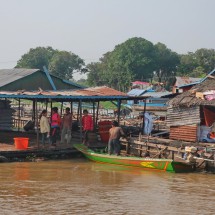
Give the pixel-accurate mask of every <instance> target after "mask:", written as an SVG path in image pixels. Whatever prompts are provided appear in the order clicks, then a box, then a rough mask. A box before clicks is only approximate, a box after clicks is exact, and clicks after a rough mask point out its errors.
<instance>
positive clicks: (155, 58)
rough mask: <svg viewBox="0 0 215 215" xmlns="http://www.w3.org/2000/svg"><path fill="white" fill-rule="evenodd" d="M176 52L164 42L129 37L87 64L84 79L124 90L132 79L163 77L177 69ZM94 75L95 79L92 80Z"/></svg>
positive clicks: (94, 83) (93, 83)
mask: <svg viewBox="0 0 215 215" xmlns="http://www.w3.org/2000/svg"><path fill="white" fill-rule="evenodd" d="M178 64H179V56H178V55H177V54H176V53H175V52H172V51H171V50H170V49H168V48H167V47H166V46H165V45H164V44H161V43H158V44H156V45H153V44H152V43H151V42H150V41H148V40H145V39H143V38H136V37H135V38H131V39H129V40H127V41H126V42H124V43H122V44H119V45H117V46H116V47H115V49H114V50H113V51H112V52H108V53H106V54H105V55H104V56H103V58H101V59H100V62H97V63H91V64H89V65H87V68H88V69H89V70H88V71H89V73H88V83H89V84H90V85H92V86H96V85H103V84H106V85H108V86H110V87H113V88H115V89H118V90H121V91H126V90H128V88H129V87H130V85H131V82H132V81H134V80H141V81H152V80H153V77H154V75H155V74H156V75H157V77H158V79H159V80H158V81H163V80H165V78H166V77H169V76H170V73H171V74H173V73H175V72H176V70H177V65H178ZM95 79H96V80H95Z"/></svg>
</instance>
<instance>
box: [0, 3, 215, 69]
mask: <svg viewBox="0 0 215 215" xmlns="http://www.w3.org/2000/svg"><path fill="white" fill-rule="evenodd" d="M0 5H1V6H0V26H1V30H0V35H1V36H0V37H1V40H0V69H3V68H13V67H14V66H15V65H16V62H17V61H18V60H19V59H20V58H21V56H22V55H23V54H24V53H26V52H28V51H29V49H30V48H35V47H37V46H45V47H46V46H52V47H53V48H54V49H59V50H66V51H71V52H73V53H75V54H77V55H79V56H80V57H81V58H82V59H84V60H85V62H86V63H89V62H91V61H97V60H98V59H99V58H100V57H101V56H102V55H103V54H104V53H106V52H108V51H111V50H113V49H114V47H115V45H117V44H120V43H122V42H124V41H126V40H127V39H129V38H131V37H143V38H145V39H147V40H149V41H151V42H153V43H157V42H161V43H164V44H166V45H167V47H168V48H170V49H171V50H173V51H176V52H178V53H187V52H188V51H196V50H197V49H199V48H213V49H214V48H215V24H214V21H215V13H214V9H215V0H0Z"/></svg>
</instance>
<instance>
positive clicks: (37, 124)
mask: <svg viewBox="0 0 215 215" xmlns="http://www.w3.org/2000/svg"><path fill="white" fill-rule="evenodd" d="M35 109H36V129H37V147H38V148H39V122H38V109H37V99H36V100H35Z"/></svg>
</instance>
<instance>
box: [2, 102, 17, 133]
mask: <svg viewBox="0 0 215 215" xmlns="http://www.w3.org/2000/svg"><path fill="white" fill-rule="evenodd" d="M10 103H11V102H10V101H9V100H0V130H12V127H13V114H14V113H15V110H14V109H12V108H11V106H10Z"/></svg>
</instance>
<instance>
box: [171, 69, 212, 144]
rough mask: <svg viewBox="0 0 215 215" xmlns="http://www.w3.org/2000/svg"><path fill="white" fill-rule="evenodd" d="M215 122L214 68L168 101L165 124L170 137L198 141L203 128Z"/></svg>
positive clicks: (200, 138)
mask: <svg viewBox="0 0 215 215" xmlns="http://www.w3.org/2000/svg"><path fill="white" fill-rule="evenodd" d="M214 122H215V70H213V71H212V72H210V73H209V74H208V75H207V76H206V77H205V78H203V79H201V80H200V81H198V82H197V83H196V85H194V86H193V87H192V88H191V89H190V90H188V91H186V92H184V93H182V94H180V95H178V96H176V97H175V98H173V99H171V100H170V101H169V106H168V108H167V125H168V126H169V127H170V139H175V140H182V141H190V142H198V141H201V140H202V132H203V128H207V129H208V131H209V129H210V128H209V127H210V126H211V125H212V124H213V123H214Z"/></svg>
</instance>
